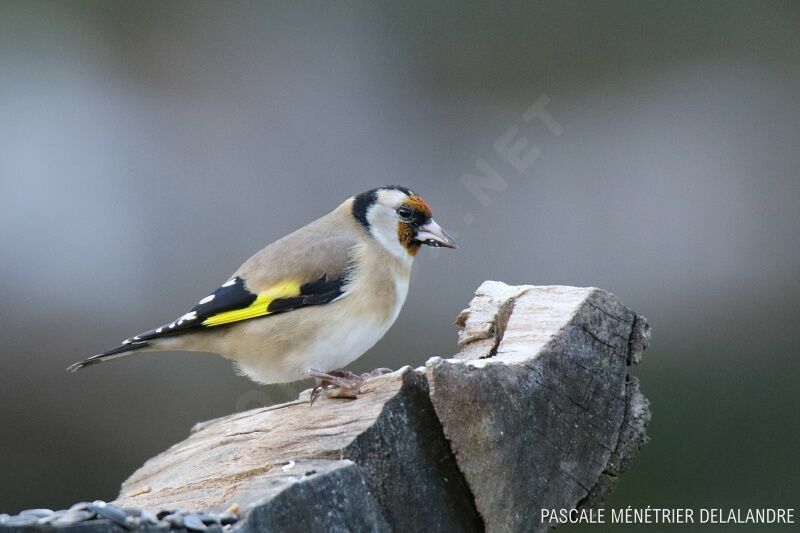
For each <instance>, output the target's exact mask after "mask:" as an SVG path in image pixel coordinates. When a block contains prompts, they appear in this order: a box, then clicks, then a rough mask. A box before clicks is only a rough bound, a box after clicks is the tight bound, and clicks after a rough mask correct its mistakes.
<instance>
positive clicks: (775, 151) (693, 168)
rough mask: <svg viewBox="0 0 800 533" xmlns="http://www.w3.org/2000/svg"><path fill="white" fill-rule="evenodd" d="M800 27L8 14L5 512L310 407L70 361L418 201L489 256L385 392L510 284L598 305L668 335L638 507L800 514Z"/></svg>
mask: <svg viewBox="0 0 800 533" xmlns="http://www.w3.org/2000/svg"><path fill="white" fill-rule="evenodd" d="M799 28H800V4H798V3H797V2H791V1H787V2H767V1H763V2H762V1H754V2H745V1H737V2H710V1H708V2H702V3H699V2H694V1H687V2H668V3H667V2H655V1H635V2H634V1H629V2H610V1H606V2H560V1H552V2H520V3H503V4H502V5H501V4H499V3H498V4H496V5H494V4H491V5H490V4H480V3H437V4H435V5H430V3H429V2H416V1H410V2H404V3H391V2H370V3H363V4H362V3H340V4H337V5H333V4H332V3H327V2H319V3H302V4H301V3H274V4H273V3H269V4H268V3H256V2H176V1H167V2H161V1H152V2H142V1H136V2H133V1H116V2H101V1H98V2H88V1H76V2H41V1H28V0H25V1H14V0H4V1H3V2H0V73H2V74H0V125H1V126H2V127H1V128H0V200H1V201H2V203H1V204H0V205H2V210H0V250H1V251H0V254H1V257H2V261H0V295H1V296H2V299H1V300H0V331H2V346H0V511H5V512H15V511H18V510H20V509H23V508H30V507H41V506H44V507H51V508H62V507H63V506H67V505H69V504H70V503H72V502H74V501H78V500H87V499H89V500H91V499H95V498H103V499H113V498H114V497H115V496H116V494H117V490H118V487H119V484H120V482H121V481H122V480H123V479H124V478H125V477H127V476H128V475H129V474H130V473H131V472H132V471H133V470H134V469H135V468H137V467H138V466H139V465H141V464H142V463H143V462H144V461H145V460H146V459H147V458H149V457H150V456H152V455H154V454H156V453H158V452H160V451H162V450H164V449H165V448H166V447H168V446H169V445H171V444H173V443H175V442H176V441H178V440H180V439H182V438H184V437H185V436H186V435H187V434H188V431H189V428H190V427H191V426H192V424H194V423H195V422H197V421H200V420H206V419H209V418H213V417H218V416H222V415H225V414H228V413H231V412H233V411H235V410H242V409H247V408H252V407H256V406H259V405H264V404H266V403H272V402H279V401H286V400H289V399H292V398H293V397H295V396H296V394H297V393H298V391H299V390H301V389H303V388H305V387H306V386H308V384H307V383H301V384H295V385H289V386H270V387H260V386H257V385H255V384H253V383H251V382H249V381H248V380H247V379H245V378H242V377H238V376H236V375H235V374H234V372H233V371H232V369H231V366H230V365H229V363H228V362H227V361H225V360H223V359H221V358H218V357H216V356H212V355H206V354H186V353H183V354H166V355H158V354H144V355H140V356H138V357H131V358H128V359H125V360H124V361H119V362H115V363H114V364H109V365H103V366H101V367H95V368H91V369H90V370H88V371H84V372H81V373H78V374H73V375H68V374H66V373H65V372H64V368H65V367H66V366H67V365H68V364H69V363H71V362H74V361H76V360H79V359H82V358H84V357H85V356H88V355H91V354H94V353H96V352H98V351H100V350H102V349H107V348H110V347H113V346H116V345H117V344H118V342H119V341H120V340H121V339H123V338H125V337H127V336H129V335H132V334H135V333H138V332H140V331H143V330H146V329H149V328H150V327H153V326H155V325H158V324H161V323H163V322H165V321H168V320H171V319H173V318H174V317H176V316H178V315H179V314H182V313H183V312H184V311H185V310H186V309H187V308H188V307H190V306H191V305H193V304H194V302H196V301H197V299H198V297H200V296H202V295H205V294H207V293H208V292H209V291H210V290H213V289H215V288H216V287H217V286H218V284H219V283H220V282H222V281H224V280H225V279H227V276H228V275H229V274H230V273H231V272H233V271H234V270H235V269H236V268H237V267H238V265H239V264H240V263H241V262H242V261H243V260H244V259H246V258H247V257H248V256H249V255H250V254H251V253H253V252H254V251H256V250H257V249H259V248H260V247H262V246H263V245H265V244H267V243H269V242H271V241H273V240H275V239H276V238H279V237H281V236H283V235H285V234H286V233H288V232H290V231H292V230H294V229H296V228H298V227H299V226H301V225H303V224H305V223H307V222H309V221H311V220H313V219H314V218H316V217H318V216H320V215H322V214H324V213H326V212H327V211H329V210H330V209H332V208H334V207H335V206H336V205H338V204H339V203H340V202H341V201H342V200H344V199H345V198H346V197H348V196H351V195H353V194H355V193H358V192H361V191H363V190H366V189H369V188H372V187H375V186H378V185H384V184H394V183H397V184H403V185H407V186H409V187H411V188H413V189H415V190H417V191H419V192H421V193H422V194H423V195H424V196H425V197H426V198H427V199H428V200H429V202H430V203H431V204H432V205H433V207H434V212H435V214H436V218H437V220H438V221H439V222H440V223H441V224H442V225H443V226H444V227H445V228H447V229H448V230H451V231H452V232H453V234H455V235H456V236H457V238H458V241H459V245H460V248H459V250H457V251H456V252H454V253H448V252H439V251H436V250H429V249H426V250H423V253H422V254H421V257H420V258H419V260H418V261H417V265H416V267H415V274H414V281H413V283H412V286H411V291H410V294H409V298H408V301H407V304H406V306H405V309H404V311H403V312H402V314H401V315H400V318H399V320H398V321H397V323H396V325H395V326H394V328H393V329H392V330H391V331H390V333H389V334H388V335H387V337H386V338H385V339H384V340H383V341H382V342H381V343H379V345H378V346H376V347H375V348H374V349H373V350H372V351H371V352H369V353H368V354H367V355H366V356H364V357H363V358H362V359H360V360H359V361H358V362H357V363H355V364H354V368H355V369H356V370H367V369H372V368H374V367H379V366H388V367H393V368H397V367H400V366H402V365H404V364H410V365H413V366H417V365H420V364H422V363H423V362H424V361H425V360H426V359H427V358H429V357H430V356H433V355H449V354H453V353H455V352H456V350H457V346H456V330H455V328H454V327H453V326H452V321H453V319H454V318H455V316H456V315H457V313H458V311H459V310H460V309H462V308H463V307H465V306H466V304H467V302H468V301H469V299H470V296H471V294H472V292H473V290H474V289H475V288H476V287H477V286H478V285H479V284H480V283H481V282H482V281H483V280H485V279H497V280H502V281H505V282H508V283H515V284H522V283H532V284H566V285H581V286H582V285H593V286H598V287H601V288H604V289H607V290H609V291H611V292H613V293H615V294H616V295H617V296H618V297H619V298H620V299H621V300H622V301H623V302H624V303H626V304H627V305H629V306H630V307H631V308H632V309H634V310H635V311H637V312H638V313H641V314H644V315H646V316H647V317H648V318H649V320H650V322H651V324H652V326H653V343H652V348H651V349H650V350H649V351H648V352H646V354H645V358H644V360H643V362H642V364H641V365H640V366H639V367H636V368H633V369H632V372H633V373H635V374H636V375H638V376H639V377H640V379H641V381H642V388H643V391H644V392H645V394H646V395H647V396H648V398H649V399H650V400H651V402H652V406H653V421H652V424H651V426H650V429H649V434H650V437H651V439H652V441H651V442H650V444H649V445H648V446H647V447H645V448H644V449H643V450H642V452H641V454H640V456H639V457H638V459H637V460H636V461H635V463H634V464H633V466H632V467H631V469H630V471H629V472H628V473H627V474H626V475H625V476H623V477H622V479H621V482H620V484H619V486H618V489H617V491H616V492H615V493H614V495H613V497H612V499H611V500H610V501H609V502H608V507H625V506H628V505H632V506H634V507H646V506H648V505H650V506H653V507H694V508H698V507H704V506H705V507H724V508H730V507H797V504H798V497H800V489H799V488H798V486H799V485H800V483H798V482H800V454H798V453H797V452H798V449H800V409H798V407H799V406H800V387H798V379H799V378H800V353H799V352H800V350H799V349H798V346H800V328H798V316H800V303H798V302H799V301H800V299H799V297H800V31H798V29H799ZM532 106H534V107H533V108H532ZM531 109H534V110H537V109H538V110H539V111H540V112H539V113H533V114H532V113H528V115H526V114H525V113H526V111H529V110H531ZM526 117H527V119H526ZM515 142H520V143H522V144H520V145H519V146H520V147H522V148H524V149H523V150H522V152H523V153H524V154H527V158H524V160H522V161H516V162H514V161H512V160H511V159H510V158H509V157H508V156H507V155H505V156H504V155H503V147H504V146H505V147H507V146H510V145H513V144H514V143H515ZM524 143H527V145H525V144H524ZM487 168H489V169H491V172H489V174H490V175H492V176H493V177H492V178H491V179H487V178H485V177H484V178H480V179H479V178H477V177H476V176H481V172H482V170H481V169H483V171H486V169H487ZM481 179H482V182H481ZM481 183H482V184H481ZM476 184H477V185H476ZM653 529H656V528H653ZM741 529H746V528H745V527H744V526H742V527H741ZM569 530H573V531H575V530H576V528H571V529H569Z"/></svg>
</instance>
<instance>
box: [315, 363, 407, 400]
mask: <svg viewBox="0 0 800 533" xmlns="http://www.w3.org/2000/svg"><path fill="white" fill-rule="evenodd" d="M387 372H391V370H390V369H388V368H377V369H375V370H373V371H372V372H367V373H365V374H361V375H358V374H354V373H352V372H349V371H347V370H330V371H328V372H320V371H319V370H314V369H313V368H312V369H311V370H309V371H308V374H309V375H310V376H311V377H312V378H314V379H315V380H316V381H317V383H316V385H315V386H314V388H313V389H311V405H314V401H315V400H316V399H317V398H318V397H319V395H320V393H321V392H323V391H324V392H325V397H326V398H347V399H350V400H355V399H356V397H357V396H358V394H359V393H360V392H361V385H363V384H364V382H365V381H366V380H368V379H370V378H375V377H378V376H381V375H383V374H385V373H387Z"/></svg>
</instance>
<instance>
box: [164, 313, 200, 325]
mask: <svg viewBox="0 0 800 533" xmlns="http://www.w3.org/2000/svg"><path fill="white" fill-rule="evenodd" d="M195 318H197V311H189V312H188V313H186V314H185V315H183V316H182V317H180V318H179V319H178V325H179V326H180V325H181V324H183V323H184V322H189V321H190V320H194V319H195ZM170 327H172V326H170Z"/></svg>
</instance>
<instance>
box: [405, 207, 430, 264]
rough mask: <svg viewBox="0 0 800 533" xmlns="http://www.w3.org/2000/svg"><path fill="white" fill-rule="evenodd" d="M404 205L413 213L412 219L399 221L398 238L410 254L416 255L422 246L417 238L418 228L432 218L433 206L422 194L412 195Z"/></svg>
mask: <svg viewBox="0 0 800 533" xmlns="http://www.w3.org/2000/svg"><path fill="white" fill-rule="evenodd" d="M403 207H407V208H409V209H410V210H411V211H412V213H413V215H412V217H411V220H409V221H405V220H401V221H400V222H398V223H397V238H398V239H399V240H400V243H401V244H402V245H403V247H404V248H405V249H406V251H408V255H411V256H414V255H417V252H418V251H419V247H420V242H419V241H418V240H416V237H417V228H419V227H420V226H422V225H423V224H425V222H426V221H427V220H428V219H430V218H431V214H432V213H431V206H430V205H428V202H426V201H425V198H423V197H422V196H412V197H410V198H409V199H408V200H406V201H405V202H403Z"/></svg>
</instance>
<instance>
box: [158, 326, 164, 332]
mask: <svg viewBox="0 0 800 533" xmlns="http://www.w3.org/2000/svg"><path fill="white" fill-rule="evenodd" d="M162 331H164V326H161V327H160V328H158V329H157V330H156V333H161V332H162Z"/></svg>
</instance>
